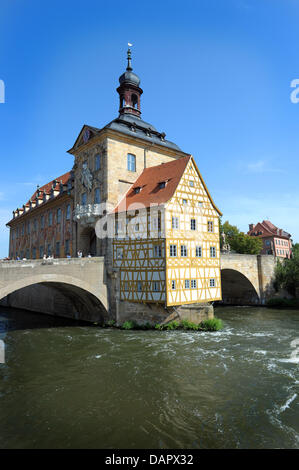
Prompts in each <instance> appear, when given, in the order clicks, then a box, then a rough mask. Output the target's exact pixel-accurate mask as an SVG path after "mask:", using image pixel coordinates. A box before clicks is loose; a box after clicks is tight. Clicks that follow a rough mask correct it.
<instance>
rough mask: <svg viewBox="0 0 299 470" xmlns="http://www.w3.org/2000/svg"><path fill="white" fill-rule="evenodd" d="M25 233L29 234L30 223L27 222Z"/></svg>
mask: <svg viewBox="0 0 299 470" xmlns="http://www.w3.org/2000/svg"><path fill="white" fill-rule="evenodd" d="M27 233H30V222H29V221H28V222H27Z"/></svg>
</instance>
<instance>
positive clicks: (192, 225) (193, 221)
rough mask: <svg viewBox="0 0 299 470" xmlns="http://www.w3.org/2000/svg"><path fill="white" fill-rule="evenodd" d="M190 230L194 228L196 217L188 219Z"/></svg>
mask: <svg viewBox="0 0 299 470" xmlns="http://www.w3.org/2000/svg"><path fill="white" fill-rule="evenodd" d="M190 230H196V219H190Z"/></svg>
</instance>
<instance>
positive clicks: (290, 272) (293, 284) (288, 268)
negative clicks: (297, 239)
mask: <svg viewBox="0 0 299 470" xmlns="http://www.w3.org/2000/svg"><path fill="white" fill-rule="evenodd" d="M275 287H276V289H277V290H278V289H285V290H286V291H287V292H289V294H291V295H293V296H295V295H296V289H297V288H298V287H299V244H298V243H296V244H295V245H293V248H292V258H289V259H288V258H286V259H284V260H283V261H277V265H276V268H275Z"/></svg>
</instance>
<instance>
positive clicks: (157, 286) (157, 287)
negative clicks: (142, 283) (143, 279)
mask: <svg viewBox="0 0 299 470" xmlns="http://www.w3.org/2000/svg"><path fill="white" fill-rule="evenodd" d="M153 291H154V292H159V291H160V282H158V281H154V282H153Z"/></svg>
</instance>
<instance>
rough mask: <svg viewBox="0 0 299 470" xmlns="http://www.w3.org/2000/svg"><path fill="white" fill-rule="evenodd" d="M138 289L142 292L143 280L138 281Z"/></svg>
mask: <svg viewBox="0 0 299 470" xmlns="http://www.w3.org/2000/svg"><path fill="white" fill-rule="evenodd" d="M137 291H138V292H142V282H141V281H138V282H137Z"/></svg>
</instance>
